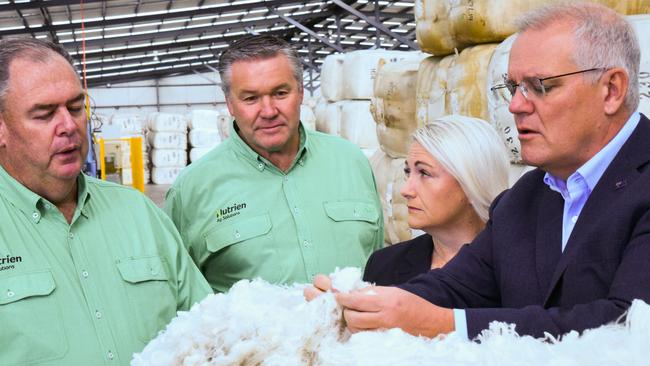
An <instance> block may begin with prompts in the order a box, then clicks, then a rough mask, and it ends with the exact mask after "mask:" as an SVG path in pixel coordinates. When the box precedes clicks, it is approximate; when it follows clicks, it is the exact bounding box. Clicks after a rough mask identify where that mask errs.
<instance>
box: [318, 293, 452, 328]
mask: <svg viewBox="0 0 650 366" xmlns="http://www.w3.org/2000/svg"><path fill="white" fill-rule="evenodd" d="M314 283H316V281H314ZM336 301H338V303H339V304H340V305H341V306H343V307H344V310H343V315H344V317H345V321H346V322H347V325H348V329H350V331H351V332H353V333H355V332H359V331H363V330H373V329H386V328H401V329H402V330H403V331H405V332H407V333H410V334H412V335H416V336H420V335H422V336H426V337H435V336H437V335H438V334H442V333H449V332H452V331H453V330H454V314H453V310H451V309H445V308H441V307H439V306H436V305H434V304H432V303H430V302H428V301H426V300H424V299H423V298H421V297H419V296H417V295H414V294H412V293H410V292H408V291H404V290H402V289H400V288H397V287H383V286H376V287H375V286H372V287H367V288H365V289H362V290H359V291H355V292H352V293H349V294H344V293H338V294H336Z"/></svg>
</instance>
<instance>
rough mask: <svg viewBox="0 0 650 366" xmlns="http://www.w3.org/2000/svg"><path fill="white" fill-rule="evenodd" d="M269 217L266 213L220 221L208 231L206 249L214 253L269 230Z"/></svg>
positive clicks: (266, 232)
mask: <svg viewBox="0 0 650 366" xmlns="http://www.w3.org/2000/svg"><path fill="white" fill-rule="evenodd" d="M271 227H272V225H271V218H270V217H269V215H268V214H267V213H264V214H261V215H257V216H253V217H250V218H247V219H242V220H238V221H236V222H233V223H232V224H231V223H226V224H224V223H222V224H219V225H217V226H216V227H215V228H214V229H212V230H210V231H208V232H207V233H206V234H205V235H204V236H205V243H206V246H207V248H208V250H209V251H210V252H212V253H216V252H218V251H220V250H222V249H224V248H226V247H229V246H231V245H233V244H237V243H240V242H244V241H247V240H250V239H253V238H256V237H258V236H262V235H265V234H268V232H269V231H271Z"/></svg>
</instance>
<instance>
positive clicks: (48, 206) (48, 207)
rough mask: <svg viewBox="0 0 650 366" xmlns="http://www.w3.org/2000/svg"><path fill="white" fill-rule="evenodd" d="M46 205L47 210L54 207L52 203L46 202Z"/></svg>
mask: <svg viewBox="0 0 650 366" xmlns="http://www.w3.org/2000/svg"><path fill="white" fill-rule="evenodd" d="M44 206H45V209H46V210H49V209H51V208H52V205H50V204H49V203H46V204H45V205H44Z"/></svg>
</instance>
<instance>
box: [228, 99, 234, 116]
mask: <svg viewBox="0 0 650 366" xmlns="http://www.w3.org/2000/svg"><path fill="white" fill-rule="evenodd" d="M226 106H227V107H228V113H230V115H231V116H233V117H235V115H234V114H232V109H233V108H232V103H231V102H230V97H229V96H226Z"/></svg>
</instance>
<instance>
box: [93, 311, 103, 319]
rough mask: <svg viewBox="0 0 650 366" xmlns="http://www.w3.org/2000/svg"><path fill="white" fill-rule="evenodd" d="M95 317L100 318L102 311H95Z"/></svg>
mask: <svg viewBox="0 0 650 366" xmlns="http://www.w3.org/2000/svg"><path fill="white" fill-rule="evenodd" d="M95 318H97V319H101V318H102V313H100V312H99V311H96V312H95Z"/></svg>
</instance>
